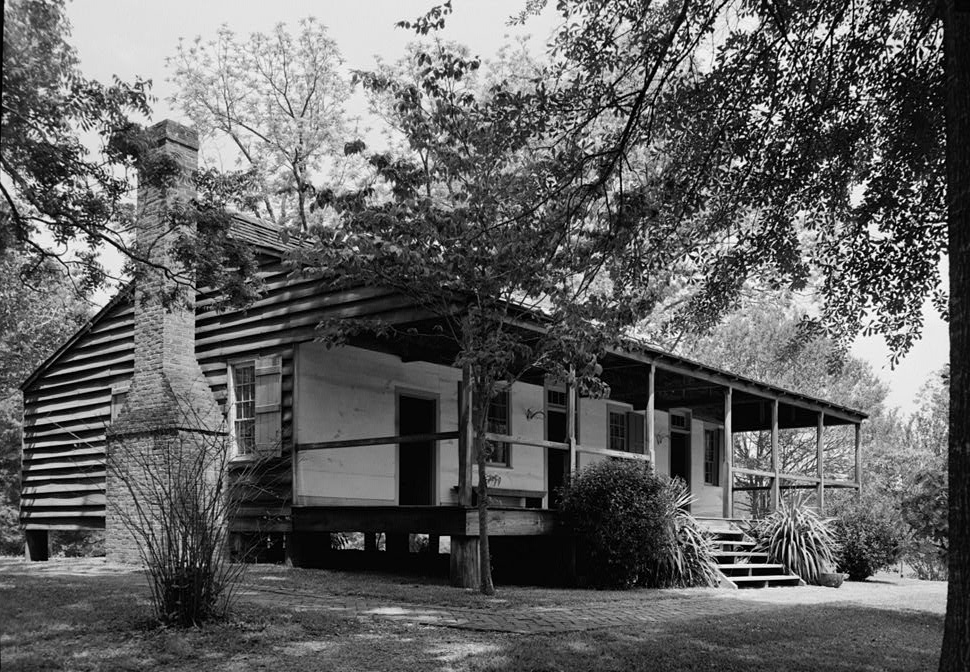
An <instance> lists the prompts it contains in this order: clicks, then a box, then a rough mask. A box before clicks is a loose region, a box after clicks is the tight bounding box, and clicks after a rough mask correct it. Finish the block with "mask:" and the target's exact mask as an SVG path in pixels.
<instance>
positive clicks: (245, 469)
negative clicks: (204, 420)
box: [107, 404, 266, 627]
mask: <svg viewBox="0 0 970 672" xmlns="http://www.w3.org/2000/svg"><path fill="white" fill-rule="evenodd" d="M179 411H180V412H181V413H183V414H184V417H185V421H184V426H187V427H192V426H200V424H201V423H200V422H199V421H198V418H197V416H194V415H193V414H194V410H193V409H191V408H188V407H187V404H183V407H182V408H180V409H179ZM221 429H222V430H223V431H221V432H214V433H205V434H204V433H193V434H188V433H186V432H175V433H173V432H171V431H168V430H167V429H166V428H162V429H159V430H157V431H153V432H148V433H147V436H148V442H149V445H147V446H146V445H144V444H141V443H139V442H132V443H131V444H129V443H126V442H119V443H118V444H117V445H115V446H114V447H113V448H112V452H110V453H109V459H108V462H107V466H108V476H109V478H112V479H117V482H118V483H119V484H120V488H121V490H122V492H123V493H124V499H125V500H126V502H125V504H126V505H121V506H118V507H117V508H116V509H115V510H116V512H117V515H118V517H119V520H120V522H121V525H122V526H123V528H124V529H125V530H126V531H127V533H128V534H129V535H131V537H132V538H133V539H134V541H135V543H136V544H137V546H138V552H139V555H140V556H141V560H142V563H143V565H144V567H145V572H146V574H147V576H148V585H149V589H150V592H151V602H152V608H153V611H154V614H155V616H156V618H157V619H158V620H159V621H160V622H161V623H164V624H166V625H172V626H178V627H186V626H194V625H199V624H201V623H203V622H205V621H210V620H218V619H224V618H226V617H227V616H228V614H229V610H230V607H231V605H232V601H233V598H234V594H235V588H236V586H237V585H238V582H239V580H240V578H241V575H242V572H243V569H244V565H241V564H233V563H231V562H230V550H229V521H231V520H232V519H233V517H234V515H235V513H236V511H237V510H238V507H239V505H240V502H242V501H244V500H245V498H246V496H247V494H248V493H251V492H253V491H254V490H256V488H257V486H258V478H257V475H258V474H259V472H260V470H261V469H263V467H264V465H265V464H266V460H265V459H254V460H251V461H249V460H247V461H243V462H238V461H237V462H234V461H233V460H232V456H233V449H232V446H231V444H230V440H229V438H228V433H227V432H226V431H225V427H222V428H221Z"/></svg>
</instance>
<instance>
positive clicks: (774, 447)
mask: <svg viewBox="0 0 970 672" xmlns="http://www.w3.org/2000/svg"><path fill="white" fill-rule="evenodd" d="M771 471H772V472H773V473H774V476H773V477H772V479H771V510H772V512H774V511H777V510H778V505H779V504H780V503H781V479H780V478H778V474H779V472H780V469H779V468H778V400H777V399H772V400H771Z"/></svg>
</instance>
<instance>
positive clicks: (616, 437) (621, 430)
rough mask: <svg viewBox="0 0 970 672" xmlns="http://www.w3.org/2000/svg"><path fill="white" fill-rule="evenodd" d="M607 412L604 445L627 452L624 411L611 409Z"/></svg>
mask: <svg viewBox="0 0 970 672" xmlns="http://www.w3.org/2000/svg"><path fill="white" fill-rule="evenodd" d="M609 414H610V415H609V426H608V436H607V442H606V447H607V448H609V449H610V450H620V451H623V452H627V451H628V450H629V442H628V441H627V438H628V436H627V431H626V430H627V427H626V412H625V411H612V410H611V411H609Z"/></svg>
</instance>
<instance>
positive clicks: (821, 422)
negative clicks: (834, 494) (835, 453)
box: [815, 411, 825, 516]
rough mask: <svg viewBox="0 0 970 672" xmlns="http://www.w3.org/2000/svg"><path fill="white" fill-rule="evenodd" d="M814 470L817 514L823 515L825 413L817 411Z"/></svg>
mask: <svg viewBox="0 0 970 672" xmlns="http://www.w3.org/2000/svg"><path fill="white" fill-rule="evenodd" d="M815 453H816V457H815V470H816V473H817V475H818V513H819V515H820V516H824V515H825V413H823V412H822V411H819V413H818V426H817V427H816V428H815Z"/></svg>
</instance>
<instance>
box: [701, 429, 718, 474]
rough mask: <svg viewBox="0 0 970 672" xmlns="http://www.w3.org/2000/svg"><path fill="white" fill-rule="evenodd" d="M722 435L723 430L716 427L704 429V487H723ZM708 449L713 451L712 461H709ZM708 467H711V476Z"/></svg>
mask: <svg viewBox="0 0 970 672" xmlns="http://www.w3.org/2000/svg"><path fill="white" fill-rule="evenodd" d="M721 433H722V430H720V429H718V428H716V427H715V428H707V427H705V428H704V485H710V486H714V487H720V485H721V450H722V449H721ZM709 438H710V441H709V440H708V439H709ZM708 448H710V449H711V459H710V460H708V459H707V458H708ZM708 467H710V474H708Z"/></svg>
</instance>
